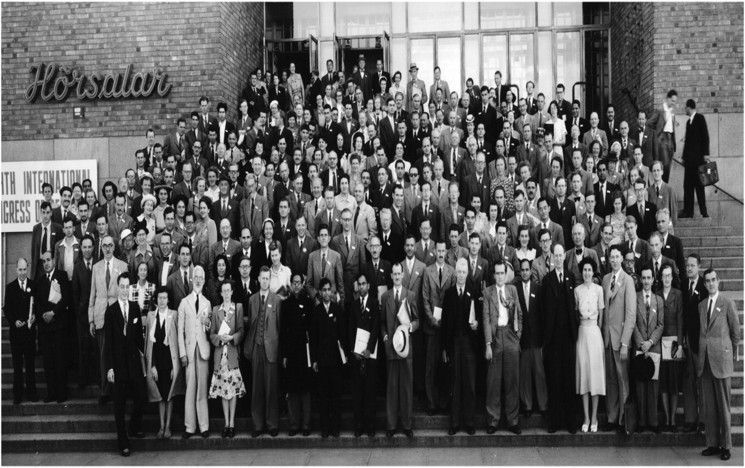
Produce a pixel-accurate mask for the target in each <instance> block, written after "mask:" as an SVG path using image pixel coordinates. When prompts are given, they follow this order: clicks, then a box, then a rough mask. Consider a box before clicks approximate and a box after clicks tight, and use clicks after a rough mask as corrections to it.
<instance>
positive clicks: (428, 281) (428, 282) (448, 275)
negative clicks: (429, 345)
mask: <svg viewBox="0 0 745 468" xmlns="http://www.w3.org/2000/svg"><path fill="white" fill-rule="evenodd" d="M454 284H455V269H454V268H453V267H452V266H450V265H448V264H447V263H443V265H442V283H441V282H440V274H439V266H438V265H437V264H436V263H433V264H432V265H429V266H427V267H426V268H425V269H424V274H423V279H422V306H423V312H424V316H423V317H422V329H423V330H424V333H425V334H427V335H434V334H435V333H436V332H437V328H435V326H434V309H435V307H439V308H442V307H443V299H444V297H445V291H447V290H448V288H450V286H452V285H454ZM440 320H442V317H440Z"/></svg>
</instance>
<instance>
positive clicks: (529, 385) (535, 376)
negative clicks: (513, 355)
mask: <svg viewBox="0 0 745 468" xmlns="http://www.w3.org/2000/svg"><path fill="white" fill-rule="evenodd" d="M533 389H535V401H536V403H537V405H536V406H538V410H539V411H546V407H547V404H548V395H547V394H546V374H545V372H544V369H543V349H541V348H527V349H523V350H521V351H520V402H521V403H522V405H523V408H525V410H526V411H533Z"/></svg>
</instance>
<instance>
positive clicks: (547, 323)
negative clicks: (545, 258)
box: [539, 271, 633, 346]
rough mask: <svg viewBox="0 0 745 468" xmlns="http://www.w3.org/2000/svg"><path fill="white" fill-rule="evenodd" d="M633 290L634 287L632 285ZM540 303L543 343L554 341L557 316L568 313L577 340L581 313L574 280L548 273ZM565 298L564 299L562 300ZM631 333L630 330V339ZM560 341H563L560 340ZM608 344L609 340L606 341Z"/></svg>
mask: <svg viewBox="0 0 745 468" xmlns="http://www.w3.org/2000/svg"><path fill="white" fill-rule="evenodd" d="M632 292H633V287H632ZM539 297H540V301H539V303H540V305H539V307H540V308H541V312H542V314H543V344H544V346H548V345H551V344H553V343H554V336H555V327H554V324H555V322H556V316H557V315H558V314H568V320H569V333H570V334H571V336H570V338H571V341H572V342H573V343H574V342H576V341H577V329H578V327H579V314H577V313H576V305H575V300H574V282H573V280H572V278H571V277H568V276H567V275H564V281H563V283H559V278H558V277H557V275H556V273H555V272H553V271H552V272H551V273H550V274H547V275H546V276H545V278H544V279H543V282H542V284H541V286H540V296H539ZM562 298H563V300H562ZM630 338H631V333H630V332H629V339H630ZM559 342H562V340H560V341H559ZM606 344H607V341H606Z"/></svg>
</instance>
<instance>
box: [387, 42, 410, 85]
mask: <svg viewBox="0 0 745 468" xmlns="http://www.w3.org/2000/svg"><path fill="white" fill-rule="evenodd" d="M407 42H408V39H406V38H397V37H393V38H391V69H390V73H391V79H392V78H393V74H394V73H396V72H397V71H399V72H401V85H402V86H404V87H405V86H406V83H407V82H408V78H409V73H408V70H409V64H408V63H407V62H408V59H407V57H406V47H407Z"/></svg>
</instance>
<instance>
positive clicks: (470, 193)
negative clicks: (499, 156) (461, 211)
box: [443, 151, 491, 238]
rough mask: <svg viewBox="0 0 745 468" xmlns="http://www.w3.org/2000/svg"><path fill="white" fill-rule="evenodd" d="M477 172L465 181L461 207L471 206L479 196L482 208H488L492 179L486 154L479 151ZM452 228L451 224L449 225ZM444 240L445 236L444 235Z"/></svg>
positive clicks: (475, 163)
mask: <svg viewBox="0 0 745 468" xmlns="http://www.w3.org/2000/svg"><path fill="white" fill-rule="evenodd" d="M474 165H475V167H476V172H474V173H473V174H471V175H469V176H468V178H466V180H465V181H464V184H463V185H464V186H463V191H462V193H463V197H462V199H461V200H460V205H462V206H470V205H471V202H472V201H473V197H474V196H476V195H478V197H479V199H480V200H481V206H482V207H488V202H489V200H490V199H491V195H490V193H491V179H490V178H489V174H487V173H486V170H485V169H486V157H485V156H484V153H483V152H481V151H479V152H478V153H476V159H475V160H474ZM447 226H448V227H449V226H450V225H449V224H448V225H447ZM443 238H444V235H443Z"/></svg>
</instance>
